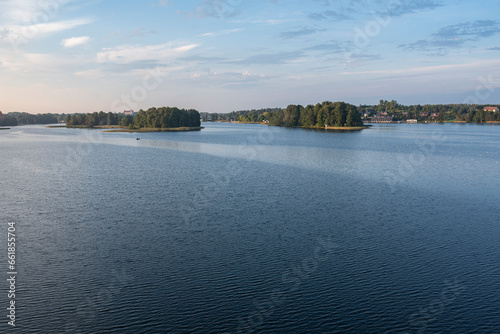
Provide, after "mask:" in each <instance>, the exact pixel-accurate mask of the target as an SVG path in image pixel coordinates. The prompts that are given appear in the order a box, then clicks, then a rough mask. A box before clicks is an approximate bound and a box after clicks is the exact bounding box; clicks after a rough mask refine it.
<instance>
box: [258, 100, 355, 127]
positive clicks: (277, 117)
mask: <svg viewBox="0 0 500 334" xmlns="http://www.w3.org/2000/svg"><path fill="white" fill-rule="evenodd" d="M266 121H269V124H271V125H279V126H286V127H296V126H297V127H308V128H312V127H316V128H322V127H325V126H329V127H353V126H362V125H363V121H362V119H361V115H360V113H359V112H358V108H356V106H354V105H352V104H349V103H345V102H330V101H325V102H323V103H318V104H316V105H312V104H310V105H308V106H306V107H305V108H304V107H303V106H301V105H289V106H288V107H286V109H282V110H278V111H275V112H271V113H269V114H268V116H267V117H266Z"/></svg>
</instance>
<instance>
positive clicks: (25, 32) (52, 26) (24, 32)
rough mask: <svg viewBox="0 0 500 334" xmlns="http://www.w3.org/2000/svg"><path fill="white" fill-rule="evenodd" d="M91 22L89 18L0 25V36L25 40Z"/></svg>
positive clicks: (5, 38)
mask: <svg viewBox="0 0 500 334" xmlns="http://www.w3.org/2000/svg"><path fill="white" fill-rule="evenodd" d="M91 22H92V21H91V20H90V19H75V20H65V21H57V22H49V23H39V24H33V25H11V26H0V31H3V33H2V35H1V36H0V37H1V38H2V39H4V40H10V41H25V40H29V39H32V38H35V37H37V36H41V35H45V34H49V33H54V32H59V31H64V30H69V29H73V28H76V27H78V26H82V25H86V24H89V23H91Z"/></svg>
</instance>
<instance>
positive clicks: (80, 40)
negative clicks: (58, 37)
mask: <svg viewBox="0 0 500 334" xmlns="http://www.w3.org/2000/svg"><path fill="white" fill-rule="evenodd" d="M89 41H90V37H89V36H81V37H71V38H67V39H63V40H62V42H61V45H62V46H64V47H65V48H72V47H75V46H78V45H83V44H86V43H88V42H89Z"/></svg>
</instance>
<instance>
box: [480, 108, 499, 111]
mask: <svg viewBox="0 0 500 334" xmlns="http://www.w3.org/2000/svg"><path fill="white" fill-rule="evenodd" d="M483 110H484V111H493V112H498V108H497V107H484V109H483Z"/></svg>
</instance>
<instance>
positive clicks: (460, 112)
mask: <svg viewBox="0 0 500 334" xmlns="http://www.w3.org/2000/svg"><path fill="white" fill-rule="evenodd" d="M338 103H342V102H336V104H338ZM334 104H335V103H333V104H332V103H331V102H323V103H321V104H316V105H315V106H312V105H308V106H307V107H305V108H303V107H302V106H294V105H291V106H288V107H287V108H285V109H282V108H272V109H258V110H255V109H252V110H241V111H233V112H232V113H228V114H208V113H203V114H202V115H203V120H204V121H236V122H251V123H254V122H257V123H261V122H266V123H270V124H273V125H282V126H304V127H323V126H324V125H329V126H338V124H340V123H339V121H340V122H342V121H343V117H337V118H336V117H335V116H334V115H332V108H333V109H335V106H333V105H334ZM347 106H349V110H351V111H353V110H354V108H356V107H354V106H352V105H347V104H344V105H343V107H342V108H346V107H347ZM339 107H340V105H339ZM485 107H498V108H500V105H495V104H493V105H470V104H437V105H430V104H426V105H420V104H418V105H408V106H406V105H402V104H399V103H398V102H397V101H395V100H392V101H387V100H380V102H379V104H378V105H359V106H358V107H357V108H356V109H357V111H358V113H359V115H360V117H361V121H365V122H370V121H371V120H372V118H373V117H391V118H392V119H393V121H395V122H398V121H402V122H405V121H406V120H409V119H413V120H417V121H419V122H463V123H487V122H500V112H494V111H485V110H484V108H485ZM333 114H335V113H334V112H333ZM297 115H299V117H298V118H297ZM352 117H354V118H355V120H353V118H352ZM349 120H350V122H349V124H359V119H358V117H357V116H356V115H355V114H354V113H351V118H350V119H349ZM292 124H294V125H292ZM345 124H347V115H346V117H345Z"/></svg>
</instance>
